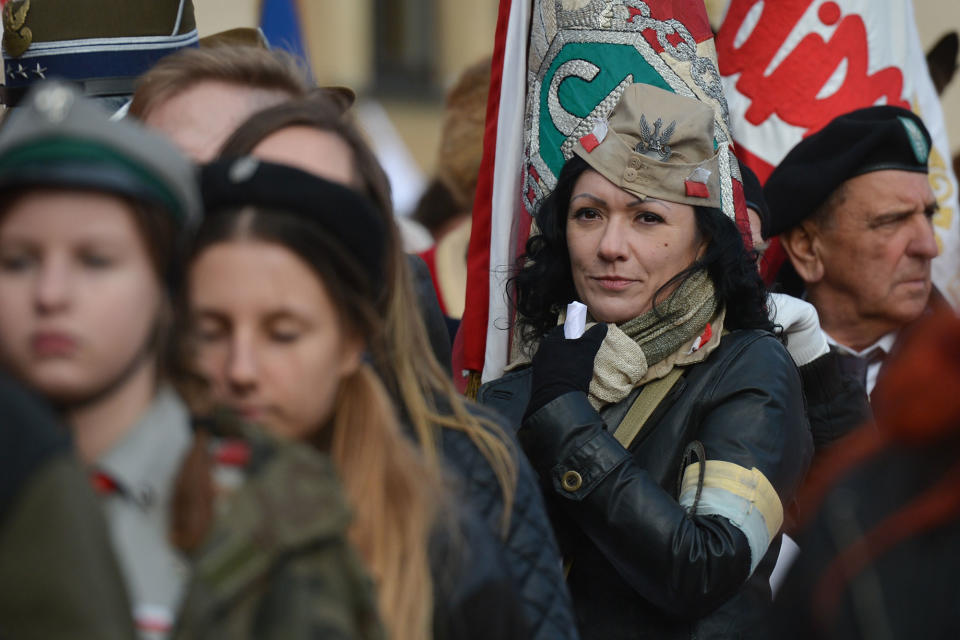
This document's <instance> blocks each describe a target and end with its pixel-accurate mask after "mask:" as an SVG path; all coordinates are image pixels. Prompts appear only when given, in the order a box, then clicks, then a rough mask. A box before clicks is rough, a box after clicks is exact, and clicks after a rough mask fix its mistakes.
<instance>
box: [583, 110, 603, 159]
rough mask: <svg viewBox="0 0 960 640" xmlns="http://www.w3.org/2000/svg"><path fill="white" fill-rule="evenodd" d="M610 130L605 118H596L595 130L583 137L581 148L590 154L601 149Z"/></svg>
mask: <svg viewBox="0 0 960 640" xmlns="http://www.w3.org/2000/svg"><path fill="white" fill-rule="evenodd" d="M609 128H610V126H609V125H608V124H607V121H606V119H605V118H595V119H594V125H593V130H592V131H591V132H590V133H588V134H587V135H585V136H581V138H580V146H582V147H583V148H584V149H586V151H587V153H590V152H591V151H593V150H594V149H596V148H597V147H599V146H600V143H601V142H603V139H604V138H606V137H607V131H608V130H609Z"/></svg>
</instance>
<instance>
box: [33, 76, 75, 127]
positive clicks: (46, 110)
mask: <svg viewBox="0 0 960 640" xmlns="http://www.w3.org/2000/svg"><path fill="white" fill-rule="evenodd" d="M33 104H34V106H35V107H36V109H37V111H39V112H40V113H41V114H43V115H44V116H46V118H47V120H49V121H50V122H62V121H63V119H64V118H66V117H67V113H69V111H70V107H71V106H72V105H73V93H71V92H70V90H69V89H67V88H66V87H64V86H62V85H55V86H52V87H45V88H43V89H41V90H40V91H39V92H37V96H36V97H35V98H34V99H33Z"/></svg>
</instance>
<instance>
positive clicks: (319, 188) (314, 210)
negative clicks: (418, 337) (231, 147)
mask: <svg viewBox="0 0 960 640" xmlns="http://www.w3.org/2000/svg"><path fill="white" fill-rule="evenodd" d="M200 189H201V192H202V195H203V205H204V211H205V213H206V215H207V216H210V215H216V213H217V212H218V211H224V210H228V209H236V208H238V207H244V206H256V207H263V208H265V209H271V210H275V211H285V212H288V213H292V214H296V215H299V216H302V217H303V218H305V219H307V220H310V221H312V222H315V223H316V224H317V225H319V226H320V227H322V228H323V230H324V231H326V232H327V233H328V234H330V235H331V236H333V237H335V238H336V239H337V240H339V241H340V242H341V243H342V244H343V247H344V248H345V249H346V250H347V252H349V253H350V254H351V255H353V256H354V257H355V258H356V260H357V263H358V265H359V266H361V267H362V268H363V269H364V270H365V271H366V275H367V277H368V278H369V281H370V284H371V285H372V288H373V290H374V291H378V290H380V289H381V288H382V287H383V283H384V281H385V280H386V278H385V277H384V268H383V265H384V264H385V262H386V255H385V254H386V249H387V248H386V244H387V234H386V225H385V222H384V220H383V218H382V216H380V215H378V214H377V211H376V209H375V208H374V206H373V204H372V203H371V202H370V201H369V200H368V199H367V198H365V197H364V196H363V195H361V194H359V193H357V192H356V191H354V190H352V189H350V188H348V187H345V186H343V185H341V184H337V183H335V182H330V181H329V180H324V179H323V178H321V177H319V176H316V175H313V174H311V173H307V172H306V171H301V170H300V169H295V168H293V167H289V166H286V165H281V164H273V163H270V162H263V161H260V160H258V159H256V158H253V157H249V156H248V157H243V158H230V159H221V160H214V161H213V162H211V163H210V164H207V165H205V166H204V167H203V168H202V169H201V172H200Z"/></svg>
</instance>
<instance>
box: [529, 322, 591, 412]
mask: <svg viewBox="0 0 960 640" xmlns="http://www.w3.org/2000/svg"><path fill="white" fill-rule="evenodd" d="M606 335H607V325H606V324H603V323H600V324H597V325H594V326H592V327H590V329H589V330H587V332H586V333H584V334H583V335H582V336H580V337H579V338H577V339H576V340H567V339H566V338H564V337H563V327H562V326H558V327H556V328H554V329H551V331H550V333H548V334H547V335H546V336H544V337H543V340H541V341H540V348H539V349H538V350H537V353H536V355H534V356H533V363H532V366H533V379H532V381H531V390H530V402H529V403H527V411H526V413H524V414H523V418H524V420H526V418H527V416H529V415H532V414H533V413H535V412H536V411H537V410H538V409H539V408H540V407H542V406H544V405H545V404H547V403H548V402H550V401H551V400H554V399H555V398H559V397H560V396H562V395H563V394H565V393H570V392H571V391H581V392H583V393H587V392H588V391H589V390H590V380H591V379H592V378H593V361H594V359H595V358H596V357H597V351H599V350H600V345H601V344H602V343H603V339H604V338H605V337H606Z"/></svg>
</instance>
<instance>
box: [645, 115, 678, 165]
mask: <svg viewBox="0 0 960 640" xmlns="http://www.w3.org/2000/svg"><path fill="white" fill-rule="evenodd" d="M662 126H663V118H657V121H656V122H654V123H653V131H650V124H649V123H648V122H647V118H646V116H644V115H643V114H640V142H638V143H637V146H636V147H635V148H636V151H637V153H649V152H651V151H654V152H656V154H657V155H658V156H660V159H661V160H662V161H664V162H666V161H667V160H669V159H670V154H671V153H673V150H672V149H671V148H670V138H671V137H672V136H673V132H674V131H675V130H676V128H677V121H676V120H674V121H673V122H671V123H670V124H668V125H667V128H666V129H664V130H663V133H660V127H662Z"/></svg>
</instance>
